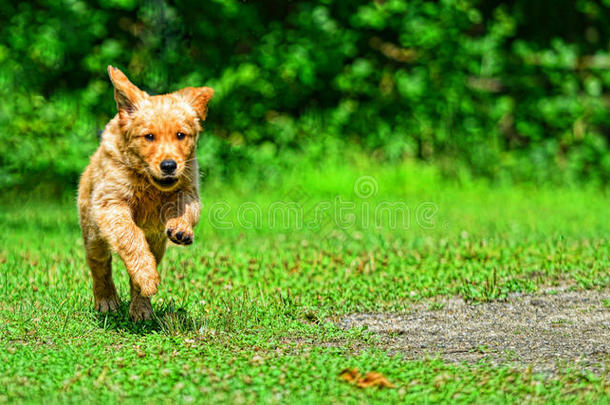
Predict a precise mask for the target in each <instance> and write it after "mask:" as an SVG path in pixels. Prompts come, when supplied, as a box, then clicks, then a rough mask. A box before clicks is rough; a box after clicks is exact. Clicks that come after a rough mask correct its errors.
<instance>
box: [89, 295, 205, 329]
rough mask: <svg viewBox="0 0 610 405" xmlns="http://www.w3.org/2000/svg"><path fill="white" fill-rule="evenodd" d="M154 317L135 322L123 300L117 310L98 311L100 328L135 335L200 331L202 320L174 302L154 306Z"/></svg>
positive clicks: (97, 316) (97, 317)
mask: <svg viewBox="0 0 610 405" xmlns="http://www.w3.org/2000/svg"><path fill="white" fill-rule="evenodd" d="M153 309H154V314H153V318H152V319H151V320H148V321H141V322H134V321H132V320H131V319H130V318H129V302H122V303H121V306H120V307H119V309H118V310H117V311H115V312H106V313H99V312H98V313H96V315H95V316H96V319H97V322H98V324H99V326H100V328H102V329H105V330H115V331H121V332H127V333H131V334H135V335H147V334H149V333H163V334H166V335H176V334H180V333H187V332H193V331H198V330H199V329H200V328H201V327H202V324H201V323H202V322H201V321H199V320H197V319H195V318H193V317H192V316H191V315H189V313H188V311H187V310H186V308H184V307H182V306H176V304H175V303H174V302H169V303H163V304H157V305H155V306H153Z"/></svg>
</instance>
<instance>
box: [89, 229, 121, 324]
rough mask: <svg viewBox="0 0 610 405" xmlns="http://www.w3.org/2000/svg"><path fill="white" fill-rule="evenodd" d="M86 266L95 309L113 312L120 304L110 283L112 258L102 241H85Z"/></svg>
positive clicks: (112, 282)
mask: <svg viewBox="0 0 610 405" xmlns="http://www.w3.org/2000/svg"><path fill="white" fill-rule="evenodd" d="M85 249H86V252H87V264H88V265H89V269H90V270H91V277H92V278H93V298H94V301H95V309H96V310H98V311H100V312H107V311H115V310H116V309H117V308H118V307H119V304H120V301H119V296H118V295H117V293H116V287H115V286H114V281H112V264H111V263H112V256H111V254H110V249H109V248H108V246H107V245H106V243H105V242H103V241H102V240H99V239H98V240H89V241H87V240H86V241H85Z"/></svg>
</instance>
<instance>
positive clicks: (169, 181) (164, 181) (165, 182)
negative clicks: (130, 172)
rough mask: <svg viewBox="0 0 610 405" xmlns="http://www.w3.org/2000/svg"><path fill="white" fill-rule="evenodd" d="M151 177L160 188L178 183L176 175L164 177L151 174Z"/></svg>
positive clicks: (170, 186)
mask: <svg viewBox="0 0 610 405" xmlns="http://www.w3.org/2000/svg"><path fill="white" fill-rule="evenodd" d="M151 177H152V181H153V182H154V183H155V184H156V185H158V186H159V187H161V188H172V187H173V186H175V185H176V183H178V180H179V179H178V177H176V176H165V177H161V178H158V177H155V176H151Z"/></svg>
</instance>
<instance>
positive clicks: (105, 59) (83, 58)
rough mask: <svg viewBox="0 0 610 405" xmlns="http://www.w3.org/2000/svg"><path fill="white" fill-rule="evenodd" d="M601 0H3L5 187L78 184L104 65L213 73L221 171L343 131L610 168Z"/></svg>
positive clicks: (479, 171) (526, 173)
mask: <svg viewBox="0 0 610 405" xmlns="http://www.w3.org/2000/svg"><path fill="white" fill-rule="evenodd" d="M608 4H609V3H608V2H607V1H605V0H603V1H602V0H600V1H592V0H579V1H577V2H567V1H566V2H553V1H550V0H543V1H538V2H535V4H532V2H528V1H525V0H519V1H509V2H483V1H465V0H442V1H439V2H431V1H421V0H419V1H403V0H378V1H373V2H371V1H350V2H343V1H336V0H335V1H331V0H325V1H318V2H310V1H290V2H287V1H256V2H254V1H252V2H241V1H233V0H214V1H207V2H199V1H190V0H177V1H175V2H167V1H163V0H154V1H150V2H144V3H143V4H141V5H140V4H138V2H135V1H132V0H100V1H95V2H94V1H78V0H66V1H63V2H53V1H50V0H47V1H45V0H39V1H33V2H8V3H6V2H4V4H0V5H2V8H1V9H2V10H3V14H2V17H1V18H2V19H1V20H0V21H1V22H2V25H1V26H0V38H1V44H0V84H1V86H0V95H1V96H2V100H3V102H2V103H0V164H1V165H2V167H3V170H2V172H0V186H3V187H7V186H19V185H26V184H27V183H28V182H31V181H35V182H40V181H41V180H44V181H46V182H48V183H50V184H54V185H56V186H58V187H66V186H68V187H71V186H74V185H75V183H76V180H77V178H78V174H79V173H80V172H81V171H82V169H83V167H84V166H85V165H86V163H87V159H88V156H89V154H90V153H91V152H92V151H93V150H94V149H95V147H96V144H97V133H98V130H100V129H101V128H103V126H104V125H105V123H106V122H107V121H108V119H109V118H110V117H111V116H112V115H113V114H114V101H113V99H112V91H111V87H110V84H109V81H108V80H107V77H106V66H107V65H108V64H113V65H115V66H118V67H120V68H122V69H124V71H125V72H126V73H127V74H128V76H129V77H130V78H131V79H132V80H133V81H134V82H135V83H136V84H138V85H141V87H142V88H144V89H146V90H148V91H150V92H152V93H162V92H168V91H172V90H175V89H177V88H179V87H182V86H186V85H210V86H212V87H214V88H215V89H216V96H215V99H214V100H213V102H212V105H211V113H210V116H209V124H208V128H207V135H206V136H205V137H204V138H203V139H202V141H201V145H200V158H201V160H202V163H203V166H204V168H207V170H208V171H209V170H213V171H218V173H219V175H220V174H222V175H226V176H230V175H231V174H234V173H243V172H244V171H248V172H249V175H252V176H253V177H255V178H256V177H257V176H264V173H265V169H264V168H265V167H267V166H269V165H280V166H281V165H286V164H289V162H290V159H292V158H293V156H295V154H297V155H298V154H300V155H303V154H305V155H307V156H308V157H309V158H311V159H319V158H321V157H325V156H326V157H327V156H328V154H331V153H341V150H342V147H341V146H340V145H342V144H343V145H346V144H350V145H352V146H351V147H355V148H360V149H364V150H368V151H370V152H371V153H373V154H374V156H376V157H377V158H379V159H383V160H390V161H393V160H396V161H397V160H403V159H422V160H428V161H432V162H435V163H436V164H438V165H440V166H441V167H442V168H443V170H444V171H445V172H446V173H448V174H452V175H456V176H458V175H460V173H463V172H464V168H465V169H467V171H469V172H470V173H471V174H474V175H476V176H485V177H489V178H492V179H496V180H508V181H536V182H540V181H549V182H557V183H560V182H583V181H587V182H589V181H593V182H599V183H603V182H605V181H607V180H608V178H609V175H610V157H609V155H608V143H607V138H608V135H609V128H610V115H609V114H608V112H607V104H608V102H607V100H608V87H609V86H610V70H609V68H610V51H609V49H608V47H609V44H608V41H607V38H608V37H610V36H609V34H610V32H609V31H610V14H609V13H608Z"/></svg>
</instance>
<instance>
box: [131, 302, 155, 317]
mask: <svg viewBox="0 0 610 405" xmlns="http://www.w3.org/2000/svg"><path fill="white" fill-rule="evenodd" d="M152 315H153V309H152V305H151V304H150V298H145V297H135V298H134V299H132V300H131V305H129V317H130V318H131V319H132V320H133V321H135V322H139V321H146V320H148V319H150V318H151V317H152Z"/></svg>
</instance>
